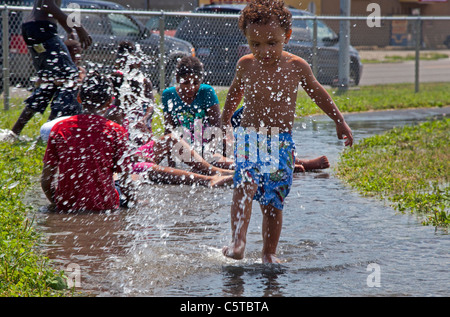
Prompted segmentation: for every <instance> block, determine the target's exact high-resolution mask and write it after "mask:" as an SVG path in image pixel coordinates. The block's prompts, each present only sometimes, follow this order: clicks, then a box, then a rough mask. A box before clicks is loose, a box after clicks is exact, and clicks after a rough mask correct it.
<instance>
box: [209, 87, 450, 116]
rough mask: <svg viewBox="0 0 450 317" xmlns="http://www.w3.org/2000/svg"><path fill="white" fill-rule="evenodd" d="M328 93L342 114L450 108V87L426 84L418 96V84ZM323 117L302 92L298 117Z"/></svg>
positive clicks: (222, 100)
mask: <svg viewBox="0 0 450 317" xmlns="http://www.w3.org/2000/svg"><path fill="white" fill-rule="evenodd" d="M328 92H329V93H330V95H331V97H332V98H333V100H334V101H335V102H336V104H337V106H338V107H339V109H340V110H341V111H342V112H361V111H376V110H387V109H407V108H425V107H442V106H448V105H450V83H422V84H421V85H420V91H419V92H418V93H414V84H389V85H374V86H361V87H356V88H352V89H350V90H348V91H347V92H346V93H344V94H339V93H338V90H337V89H329V90H328ZM226 94H227V90H221V91H219V92H218V93H217V96H218V97H219V102H220V104H221V105H222V106H223V104H224V103H225V99H226ZM319 113H322V111H321V110H320V109H319V108H318V107H317V105H316V104H315V103H314V102H313V101H312V100H311V99H310V98H309V97H308V95H307V94H306V93H305V92H304V91H303V90H300V91H299V94H298V97H297V111H296V115H297V116H299V117H301V116H307V115H313V114H319Z"/></svg>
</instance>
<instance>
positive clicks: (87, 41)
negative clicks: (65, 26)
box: [75, 26, 92, 50]
mask: <svg viewBox="0 0 450 317" xmlns="http://www.w3.org/2000/svg"><path fill="white" fill-rule="evenodd" d="M75 31H77V34H78V39H79V41H80V44H81V47H82V48H83V49H84V50H85V49H87V48H88V47H89V46H91V44H92V38H91V36H90V35H89V33H88V32H87V31H86V29H85V28H84V27H82V26H77V27H75Z"/></svg>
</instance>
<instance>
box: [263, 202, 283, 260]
mask: <svg viewBox="0 0 450 317" xmlns="http://www.w3.org/2000/svg"><path fill="white" fill-rule="evenodd" d="M260 206H261V211H262V213H263V222H262V237H263V250H262V261H263V263H280V260H279V259H278V258H277V257H276V256H275V254H276V251H277V246H278V241H279V239H280V234H281V228H282V224H283V211H282V210H280V209H277V208H275V207H273V206H272V205H267V206H265V205H260Z"/></svg>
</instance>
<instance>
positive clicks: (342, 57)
mask: <svg viewBox="0 0 450 317" xmlns="http://www.w3.org/2000/svg"><path fill="white" fill-rule="evenodd" d="M350 9H351V0H340V10H341V17H349V16H350V14H351V13H350V12H351V10H350ZM349 82H350V20H348V19H342V20H341V21H340V23H339V82H338V83H339V89H338V90H339V92H345V91H347V89H348V86H349Z"/></svg>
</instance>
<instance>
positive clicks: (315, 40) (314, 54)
mask: <svg viewBox="0 0 450 317" xmlns="http://www.w3.org/2000/svg"><path fill="white" fill-rule="evenodd" d="M312 53H313V56H312V70H313V74H314V76H317V53H318V52H317V16H315V17H314V20H313V52H312Z"/></svg>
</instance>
